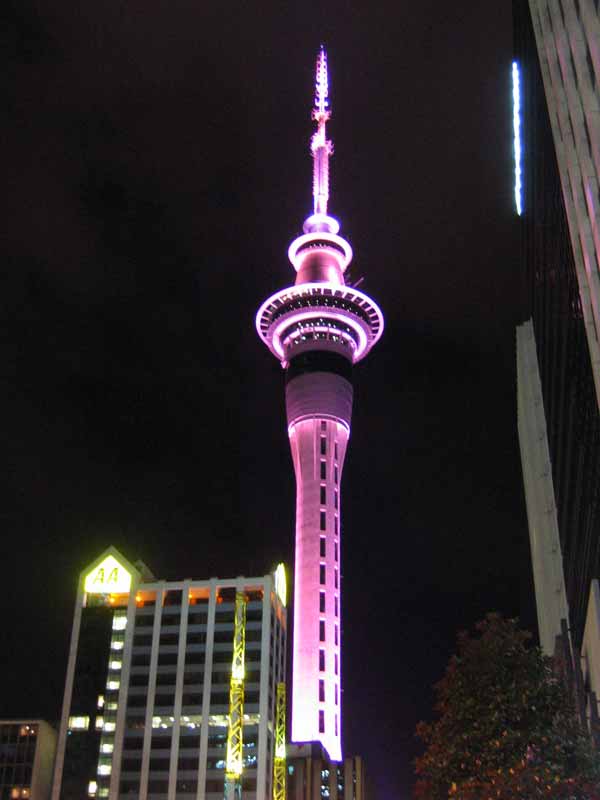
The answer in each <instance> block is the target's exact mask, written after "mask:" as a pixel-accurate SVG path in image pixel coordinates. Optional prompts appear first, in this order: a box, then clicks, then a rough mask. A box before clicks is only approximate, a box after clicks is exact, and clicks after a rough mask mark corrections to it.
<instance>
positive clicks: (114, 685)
mask: <svg viewBox="0 0 600 800" xmlns="http://www.w3.org/2000/svg"><path fill="white" fill-rule="evenodd" d="M120 685H121V682H120V681H108V683H107V684H106V688H107V689H110V690H111V691H112V692H116V691H117V689H118V688H119V686H120Z"/></svg>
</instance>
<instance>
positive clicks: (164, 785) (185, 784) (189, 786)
mask: <svg viewBox="0 0 600 800" xmlns="http://www.w3.org/2000/svg"><path fill="white" fill-rule="evenodd" d="M175 786H176V793H177V795H179V794H194V795H195V794H196V792H197V791H198V781H196V780H193V779H192V778H182V779H180V780H178V781H177V782H176V784H175ZM223 786H224V782H223V780H222V779H221V780H213V779H209V780H207V781H206V791H207V792H219V793H220V794H222V793H223ZM139 789H140V782H139V780H131V779H129V780H125V779H124V780H122V781H121V784H120V790H121V791H120V793H121V794H122V795H128V794H137V793H138V792H139ZM168 790H169V781H168V780H166V779H162V778H154V779H152V780H149V781H148V794H167V792H168ZM242 790H243V791H245V792H255V791H256V778H242Z"/></svg>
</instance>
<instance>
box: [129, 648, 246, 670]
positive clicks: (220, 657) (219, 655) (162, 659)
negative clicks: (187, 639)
mask: <svg viewBox="0 0 600 800" xmlns="http://www.w3.org/2000/svg"><path fill="white" fill-rule="evenodd" d="M231 644H232V646H231V648H227V649H226V650H218V651H217V652H214V653H213V657H212V660H213V662H214V663H215V664H227V663H230V662H231V659H232V655H233V642H232V643H231ZM177 658H178V653H177V652H173V653H164V652H162V653H161V652H159V654H158V666H159V667H164V666H172V665H176V664H177ZM260 658H261V653H260V650H247V651H246V661H249V662H256V661H260ZM204 661H205V651H204V650H198V651H195V652H194V651H190V652H187V653H186V654H185V663H186V665H188V664H204ZM131 666H132V667H149V666H150V653H134V654H133V655H132V657H131Z"/></svg>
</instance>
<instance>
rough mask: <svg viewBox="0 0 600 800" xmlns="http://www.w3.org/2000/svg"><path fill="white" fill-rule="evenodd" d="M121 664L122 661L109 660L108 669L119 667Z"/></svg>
mask: <svg viewBox="0 0 600 800" xmlns="http://www.w3.org/2000/svg"><path fill="white" fill-rule="evenodd" d="M122 666H123V662H122V661H111V662H110V664H109V667H110V669H121V667H122Z"/></svg>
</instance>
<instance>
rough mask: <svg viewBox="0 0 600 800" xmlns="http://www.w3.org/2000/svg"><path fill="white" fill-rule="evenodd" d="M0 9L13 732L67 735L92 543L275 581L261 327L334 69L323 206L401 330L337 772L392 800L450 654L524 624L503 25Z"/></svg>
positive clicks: (190, 572) (362, 10)
mask: <svg viewBox="0 0 600 800" xmlns="http://www.w3.org/2000/svg"><path fill="white" fill-rule="evenodd" d="M4 9H5V10H4V11H3V12H2V13H3V14H8V19H7V20H5V22H4V23H3V24H2V26H1V27H2V29H3V30H4V33H3V41H2V45H3V52H4V53H5V55H7V66H6V68H5V69H4V70H3V72H4V76H5V83H6V86H7V91H6V94H5V100H4V111H5V114H4V117H5V120H6V118H7V119H8V124H7V122H6V121H5V122H4V125H3V147H2V161H3V164H2V174H3V183H4V185H5V197H6V199H7V201H8V208H7V209H6V210H5V215H4V220H3V221H4V223H5V234H6V235H5V237H4V243H3V250H4V255H3V261H2V264H3V266H2V270H1V271H2V286H0V298H1V299H0V302H1V303H2V305H3V316H4V319H5V324H4V325H3V328H4V330H5V331H7V333H8V335H6V336H3V337H2V339H3V342H2V352H1V353H0V356H1V359H2V364H3V374H4V378H5V381H4V387H3V389H2V398H3V399H2V410H3V414H2V421H3V426H2V427H3V439H4V445H3V448H2V449H3V454H4V461H5V465H6V468H5V475H4V481H3V496H2V498H1V503H0V513H1V516H2V520H1V521H2V532H3V558H2V564H3V586H4V595H3V597H4V621H3V625H2V641H1V648H2V651H3V652H4V655H3V657H2V664H1V666H0V678H1V680H0V686H1V687H2V689H1V691H0V715H2V716H7V715H17V714H18V715H30V714H35V715H42V716H46V717H48V718H51V719H52V718H57V717H58V714H59V707H60V703H61V700H62V689H63V680H64V672H65V666H66V655H67V646H68V637H69V633H70V625H71V616H72V610H73V603H74V597H75V587H76V581H77V576H78V574H79V572H80V570H81V569H82V568H83V567H84V566H85V565H86V564H87V563H88V562H89V561H91V560H93V559H94V558H95V557H96V556H97V555H98V554H99V552H101V551H102V550H103V549H104V548H105V547H106V546H107V545H108V544H111V543H112V544H114V545H116V546H117V547H118V548H120V549H122V551H123V553H124V554H125V555H126V556H127V557H129V558H131V559H133V560H135V559H137V558H142V559H143V560H144V561H145V562H146V563H148V564H149V565H150V566H151V568H152V569H153V571H154V572H155V574H156V575H158V576H161V577H186V576H190V577H196V578H204V577H208V576H210V575H222V576H233V575H236V574H240V573H242V574H247V575H248V574H257V573H259V574H263V573H265V572H266V571H268V570H269V569H270V568H271V566H272V565H273V564H274V562H276V561H277V560H279V559H282V558H284V559H287V560H288V561H291V558H292V553H293V535H294V533H293V532H294V481H293V471H292V463H291V458H290V455H289V449H288V442H287V436H286V426H285V418H284V401H283V373H282V371H281V368H280V366H279V365H278V363H277V362H276V360H275V359H274V358H273V356H272V355H271V354H270V353H269V352H268V351H267V349H266V348H265V347H264V346H263V345H262V344H261V343H260V341H259V340H258V337H257V335H256V333H255V330H254V314H255V312H256V309H257V308H258V306H259V305H260V304H261V302H262V301H263V300H264V299H265V298H266V297H267V296H268V295H269V294H271V293H272V292H274V291H275V290H277V289H279V288H283V287H284V286H286V285H290V284H291V283H292V282H293V278H294V274H293V270H292V267H291V266H290V264H289V263H288V262H287V258H286V251H287V247H288V244H289V242H290V241H291V239H292V238H293V237H294V236H295V235H296V234H298V233H299V232H300V228H301V224H302V220H303V219H304V217H305V216H306V215H307V214H308V213H309V211H310V200H311V198H310V186H311V183H310V181H311V177H310V173H311V164H310V157H309V151H308V139H309V136H310V133H311V123H310V114H309V111H310V104H311V91H312V82H313V75H312V72H313V65H314V58H315V55H316V52H317V49H318V46H319V44H320V43H321V41H323V42H324V43H325V44H326V46H327V48H328V52H329V64H330V81H331V100H332V104H333V111H334V117H333V120H332V123H331V125H330V129H329V130H330V134H331V135H332V136H333V138H334V141H335V156H334V159H333V163H332V173H333V175H332V181H333V185H332V200H331V209H332V211H333V213H334V214H336V215H337V216H338V217H339V218H340V219H341V222H342V233H343V234H344V235H346V236H347V237H348V238H349V240H350V241H351V243H352V245H353V248H354V251H355V261H354V263H353V268H352V274H353V277H354V278H357V277H359V276H364V277H365V282H364V284H363V286H362V288H363V289H364V290H365V291H366V292H367V293H369V294H371V295H372V296H373V298H374V299H375V300H376V301H377V302H378V303H379V304H380V305H381V307H382V309H383V311H384V314H385V316H386V325H387V327H386V330H385V333H384V336H383V339H382V340H381V342H380V343H379V344H378V345H377V347H376V348H375V349H374V350H373V351H372V353H371V355H370V356H369V357H368V359H367V360H366V361H365V362H364V363H362V364H361V365H360V366H359V367H357V368H356V370H355V407H354V418H353V430H352V438H351V441H350V450H349V456H348V458H347V461H346V467H345V472H344V483H343V487H342V488H343V492H342V504H343V512H344V514H343V521H344V528H343V548H342V560H343V577H344V581H343V590H344V606H343V608H344V659H343V665H344V666H343V670H344V680H345V693H344V714H345V721H344V736H345V746H346V751H347V752H358V753H360V754H362V755H364V757H365V758H366V761H367V768H368V769H369V771H370V772H371V773H372V774H373V775H374V778H375V780H376V783H377V785H378V787H379V789H380V790H381V792H380V798H379V800H405V799H406V798H408V796H409V791H410V787H411V784H412V766H411V761H412V759H413V758H414V755H415V753H416V752H417V744H416V742H415V740H414V728H415V724H416V722H417V721H418V720H419V719H421V718H426V717H428V716H430V714H431V703H432V692H431V684H432V683H434V682H435V681H436V680H437V679H439V677H441V674H442V672H443V670H444V667H445V665H446V662H447V660H448V658H449V656H450V654H451V652H452V650H453V644H454V640H455V635H456V631H457V630H458V629H459V628H464V627H465V626H470V625H471V624H472V623H473V622H475V621H476V620H477V619H479V618H481V616H482V615H483V614H484V613H485V612H486V611H488V610H499V611H502V612H504V613H506V614H509V615H520V616H521V618H522V619H523V620H524V621H525V622H526V623H527V624H528V625H532V624H534V619H535V617H534V612H533V600H532V580H531V577H530V567H529V549H528V548H529V546H528V539H527V528H526V517H525V508H524V502H523V496H522V488H521V470H520V462H519V456H518V443H517V437H516V401H515V397H516V389H515V368H514V326H515V324H516V322H518V321H519V319H520V295H521V291H520V278H519V264H518V230H517V224H516V220H515V217H514V214H513V206H512V175H511V170H512V165H511V146H512V140H511V136H512V134H511V124H512V120H511V107H510V91H511V90H510V62H511V19H510V3H509V2H508V0H506V2H501V3H481V0H457V2H453V3H445V2H440V0H420V2H418V3H410V4H403V3H398V2H391V0H390V2H377V3H374V4H368V3H359V2H349V3H343V2H336V1H335V0H333V1H332V2H328V3H317V4H314V5H311V4H310V3H289V4H288V3H281V2H274V1H273V0H261V2H260V3H258V2H257V3H242V2H236V1H235V0H234V2H229V3H218V4H217V3H212V2H208V3H206V2H205V3H201V2H190V0H150V2H148V0H144V2H140V0H129V2H124V0H114V2H100V3H83V4H82V3H76V2H68V0H54V2H52V3H35V2H34V0H12V8H11V2H9V3H8V7H7V6H6V5H5V7H4ZM7 654H8V655H7Z"/></svg>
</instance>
